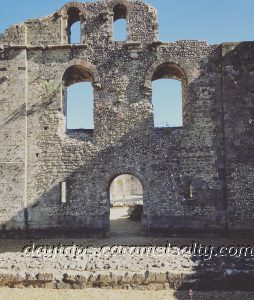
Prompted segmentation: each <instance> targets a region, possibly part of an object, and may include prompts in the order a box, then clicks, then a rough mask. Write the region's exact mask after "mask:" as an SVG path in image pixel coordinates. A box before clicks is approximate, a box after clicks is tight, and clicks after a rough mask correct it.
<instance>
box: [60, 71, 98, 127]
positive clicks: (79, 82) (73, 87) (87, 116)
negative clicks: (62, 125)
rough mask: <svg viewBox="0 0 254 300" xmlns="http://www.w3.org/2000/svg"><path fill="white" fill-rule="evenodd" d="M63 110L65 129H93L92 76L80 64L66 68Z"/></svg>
mask: <svg viewBox="0 0 254 300" xmlns="http://www.w3.org/2000/svg"><path fill="white" fill-rule="evenodd" d="M63 81H64V84H65V88H64V90H63V96H64V112H65V115H66V128H67V129H94V122H93V87H92V82H93V81H94V80H93V76H92V75H91V74H90V72H89V71H87V70H86V69H85V68H83V67H82V66H72V67H70V68H69V69H67V70H66V72H65V74H64V76H63Z"/></svg>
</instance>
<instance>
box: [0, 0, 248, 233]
mask: <svg viewBox="0 0 254 300" xmlns="http://www.w3.org/2000/svg"><path fill="white" fill-rule="evenodd" d="M123 17H126V20H127V30H128V32H127V37H128V38H127V41H125V42H117V41H113V22H114V20H117V19H118V18H123ZM78 20H80V22H81V43H80V44H74V45H72V44H69V32H70V26H71V25H72V23H74V22H75V21H78ZM160 78H173V79H179V80H181V81H182V86H183V116H184V119H183V127H181V128H154V125H153V105H152V84H151V82H152V81H153V80H156V79H160ZM77 81H78V82H79V81H89V82H92V83H93V88H94V130H85V129H84V130H82V129H77V130H66V87H67V86H68V85H70V84H72V83H75V82H77ZM253 83H254V42H241V43H223V44H220V45H208V44H207V43H206V42H204V41H177V42H170V43H164V42H161V41H159V37H158V18H157V11H156V10H155V9H154V8H153V7H152V6H150V5H148V4H145V3H144V2H142V1H130V0H107V1H97V2H96V3H77V2H70V3H67V4H66V5H64V7H62V8H61V9H60V10H59V11H57V12H56V13H54V14H52V15H50V16H47V17H44V18H40V19H33V20H28V21H26V22H24V23H21V24H18V25H14V26H11V27H10V28H9V29H7V30H6V32H5V34H3V35H1V36H0V103H1V105H0V131H1V134H0V139H1V144H0V197H1V208H0V222H1V234H2V235H5V234H6V235H8V234H9V233H18V234H28V235H32V234H35V235H37V233H39V232H40V233H41V234H49V233H50V234H52V235H61V234H62V235H66V234H67V233H68V232H69V233H71V234H73V233H79V234H82V235H90V234H98V235H100V236H103V235H107V234H108V233H109V232H110V222H109V209H110V208H109V186H110V183H111V182H112V180H113V179H114V178H115V177H116V176H117V175H120V174H131V175H134V176H136V177H137V178H138V179H139V180H140V182H141V183H142V185H143V189H144V215H143V218H142V225H143V226H144V228H145V229H146V230H147V231H148V232H153V231H155V232H166V233H170V232H171V233H176V232H179V231H184V232H186V231H198V230H199V231H206V232H208V231H210V232H212V233H220V234H226V233H229V232H232V233H233V232H241V231H245V232H253V228H254V226H253V225H254V214H253V207H254V203H253V202H254V197H253V196H254V154H253V153H254V139H253V136H254V126H253V125H254V100H253V99H254V88H253ZM165 101H166V99H165ZM61 182H66V184H67V203H63V204H62V203H61V193H60V191H61V190H60V183H61ZM190 185H191V187H192V197H191V198H190V197H189V195H188V193H186V191H187V190H188V187H189V186H190Z"/></svg>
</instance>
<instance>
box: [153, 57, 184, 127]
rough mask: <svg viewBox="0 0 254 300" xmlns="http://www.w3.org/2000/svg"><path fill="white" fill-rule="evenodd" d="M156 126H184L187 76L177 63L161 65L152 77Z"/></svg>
mask: <svg viewBox="0 0 254 300" xmlns="http://www.w3.org/2000/svg"><path fill="white" fill-rule="evenodd" d="M152 81H153V83H152V91H153V92H152V102H153V108H154V127H182V126H183V123H184V114H185V102H186V101H185V100H186V83H187V82H186V76H185V74H184V73H183V71H182V70H181V69H180V68H179V67H178V66H176V65H174V64H170V63H165V64H162V65H160V66H159V67H158V68H157V69H156V70H155V72H154V74H153V78H152Z"/></svg>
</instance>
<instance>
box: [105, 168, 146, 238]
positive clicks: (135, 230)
mask: <svg viewBox="0 0 254 300" xmlns="http://www.w3.org/2000/svg"><path fill="white" fill-rule="evenodd" d="M109 199H110V232H111V234H113V235H140V234H141V233H142V226H141V221H142V216H143V186H142V183H141V182H140V180H139V179H138V178H137V177H136V176H134V175H132V174H121V175H119V176H117V177H115V178H114V179H113V180H112V182H111V184H110V187H109Z"/></svg>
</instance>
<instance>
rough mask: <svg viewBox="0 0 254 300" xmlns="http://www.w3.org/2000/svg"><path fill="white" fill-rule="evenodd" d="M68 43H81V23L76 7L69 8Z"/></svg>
mask: <svg viewBox="0 0 254 300" xmlns="http://www.w3.org/2000/svg"><path fill="white" fill-rule="evenodd" d="M67 15H68V27H67V34H68V43H69V44H80V43H81V22H80V11H79V9H78V8H76V7H71V8H70V9H69V10H68V12H67Z"/></svg>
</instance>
